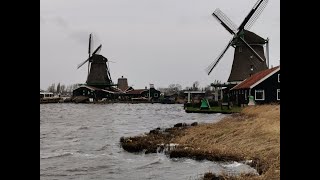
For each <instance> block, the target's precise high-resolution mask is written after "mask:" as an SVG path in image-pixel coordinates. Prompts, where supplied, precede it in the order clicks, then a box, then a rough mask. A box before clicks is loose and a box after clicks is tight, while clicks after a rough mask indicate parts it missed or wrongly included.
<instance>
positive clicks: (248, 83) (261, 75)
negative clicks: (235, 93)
mask: <svg viewBox="0 0 320 180" xmlns="http://www.w3.org/2000/svg"><path fill="white" fill-rule="evenodd" d="M279 70H280V66H276V67H274V68H271V69H266V70H263V71H260V72H258V73H255V74H253V75H252V76H251V77H249V78H247V79H245V80H244V81H242V82H241V83H240V84H238V85H236V86H234V87H233V88H231V89H230V90H236V89H251V88H253V87H255V86H256V85H258V84H260V83H261V82H262V81H264V80H265V79H267V78H268V77H270V76H271V75H273V74H274V73H276V72H278V71H279Z"/></svg>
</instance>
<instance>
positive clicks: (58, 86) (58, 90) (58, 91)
mask: <svg viewBox="0 0 320 180" xmlns="http://www.w3.org/2000/svg"><path fill="white" fill-rule="evenodd" d="M60 92H61V91H60V82H59V83H58V85H57V93H58V94H59V93H60Z"/></svg>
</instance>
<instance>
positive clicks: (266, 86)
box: [228, 66, 280, 105]
mask: <svg viewBox="0 0 320 180" xmlns="http://www.w3.org/2000/svg"><path fill="white" fill-rule="evenodd" d="M228 96H229V100H230V101H232V102H233V103H234V104H237V105H241V104H248V103H249V96H253V97H254V100H255V102H256V103H257V104H264V103H272V102H279V103H280V66H277V67H274V68H271V69H267V70H263V71H260V72H258V73H255V74H253V75H252V76H251V77H249V78H247V79H246V80H244V81H243V82H241V83H239V84H238V85H236V86H234V87H233V88H231V89H230V91H229V93H228Z"/></svg>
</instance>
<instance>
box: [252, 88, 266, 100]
mask: <svg viewBox="0 0 320 180" xmlns="http://www.w3.org/2000/svg"><path fill="white" fill-rule="evenodd" d="M257 92H262V99H257ZM254 99H255V100H258V101H264V99H265V93H264V90H263V89H258V90H255V91H254Z"/></svg>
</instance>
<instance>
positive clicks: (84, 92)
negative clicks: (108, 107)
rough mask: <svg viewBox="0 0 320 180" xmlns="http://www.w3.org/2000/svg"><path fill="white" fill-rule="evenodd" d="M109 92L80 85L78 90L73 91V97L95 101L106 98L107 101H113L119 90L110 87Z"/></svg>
mask: <svg viewBox="0 0 320 180" xmlns="http://www.w3.org/2000/svg"><path fill="white" fill-rule="evenodd" d="M109 89H110V90H106V89H100V88H97V87H93V86H88V85H81V86H79V87H78V88H76V89H74V90H73V93H72V94H73V96H74V97H76V96H86V97H88V98H92V99H95V100H99V99H103V98H107V99H114V98H116V97H117V96H118V94H119V93H121V92H120V90H118V89H116V88H113V87H110V88H109Z"/></svg>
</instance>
